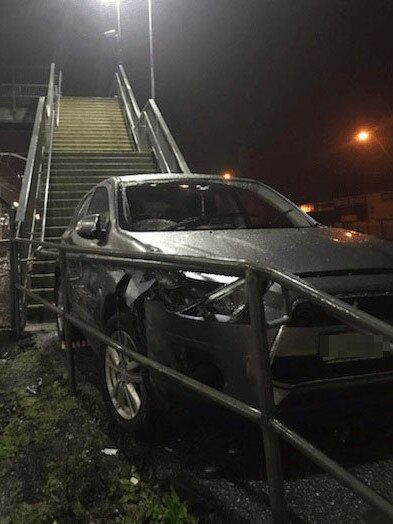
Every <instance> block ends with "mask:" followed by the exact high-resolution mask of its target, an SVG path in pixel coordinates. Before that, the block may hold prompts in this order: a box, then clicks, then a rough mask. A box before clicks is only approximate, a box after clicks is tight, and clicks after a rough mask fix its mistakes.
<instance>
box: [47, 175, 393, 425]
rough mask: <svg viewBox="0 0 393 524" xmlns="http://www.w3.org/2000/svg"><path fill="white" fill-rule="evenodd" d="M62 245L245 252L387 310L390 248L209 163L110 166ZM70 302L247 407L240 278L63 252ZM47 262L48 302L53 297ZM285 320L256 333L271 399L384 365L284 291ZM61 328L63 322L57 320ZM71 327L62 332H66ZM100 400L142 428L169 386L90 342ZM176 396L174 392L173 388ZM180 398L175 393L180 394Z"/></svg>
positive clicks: (390, 306) (271, 310)
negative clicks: (178, 168) (261, 336)
mask: <svg viewBox="0 0 393 524" xmlns="http://www.w3.org/2000/svg"><path fill="white" fill-rule="evenodd" d="M62 241H63V242H65V243H66V244H69V245H73V246H80V247H82V248H85V247H94V248H97V247H101V248H102V249H103V250H105V249H117V250H121V251H123V252H126V253H130V254H132V253H149V252H160V253H167V254H176V255H188V256H190V255H191V256H208V257H210V258H211V257H219V258H227V259H235V260H240V259H244V260H247V261H250V262H253V263H258V264H263V265H268V266H272V267H274V268H277V269H280V270H283V271H288V272H290V273H294V274H296V275H298V276H299V277H302V278H304V279H306V280H307V281H308V282H310V283H311V284H313V285H314V286H316V287H317V288H320V289H322V290H324V291H327V292H329V293H331V294H333V295H336V296H338V297H340V298H342V299H343V300H345V301H347V302H348V303H350V304H352V305H355V306H357V307H359V308H360V309H362V310H364V311H366V312H368V313H371V314H373V315H375V316H377V317H378V318H381V319H383V320H385V321H387V322H390V323H391V322H392V321H393V247H392V246H391V245H390V244H388V243H386V242H383V241H381V240H377V239H375V238H373V237H369V236H366V235H363V234H360V233H356V232H353V231H347V230H342V229H334V228H328V227H324V226H321V225H320V224H318V223H317V222H315V221H314V220H313V219H312V218H311V217H309V216H308V215H306V214H305V213H303V212H302V211H301V210H300V209H299V208H298V207H297V206H296V205H295V204H293V203H292V202H290V201H289V200H288V199H287V198H285V197H284V196H282V195H281V194H279V193H278V192H277V191H274V190H273V189H271V188H270V187H268V186H266V185H264V184H262V183H260V182H257V181H255V180H247V179H232V180H224V179H223V178H221V177H218V176H212V175H191V174H190V175H173V174H155V175H132V176H122V177H112V178H110V179H108V180H106V181H105V182H102V183H101V184H99V185H97V186H96V187H95V188H93V189H92V190H91V191H90V192H89V193H88V194H87V195H86V196H85V197H84V198H83V199H82V201H81V202H80V204H79V206H78V207H77V209H76V211H75V214H74V217H73V218H72V221H71V223H70V225H69V227H68V229H67V230H66V232H65V233H64V235H63V239H62ZM68 267H69V269H68V270H69V274H68V275H67V278H68V281H69V285H70V298H71V308H72V313H73V314H75V315H76V316H77V317H79V318H81V319H82V320H84V321H85V322H87V323H89V324H91V325H95V326H98V327H99V328H100V329H102V330H104V331H106V332H107V333H108V334H109V335H110V336H111V337H113V338H114V339H115V340H117V341H121V342H122V343H123V344H124V345H126V346H128V347H130V348H132V349H135V350H137V351H140V352H142V353H144V354H147V355H148V356H151V357H152V358H154V359H156V360H158V361H160V362H162V363H164V364H167V365H169V366H172V367H174V368H175V369H178V370H180V371H181V372H183V373H186V374H188V375H189V376H192V377H194V378H196V379H198V380H200V381H202V382H204V383H206V384H209V385H211V386H213V387H215V388H218V389H220V390H222V391H223V392H225V393H227V394H229V395H232V396H234V397H236V398H238V399H240V400H243V401H245V402H248V403H250V404H251V405H256V398H257V393H256V381H255V377H254V373H253V363H252V362H251V361H250V352H249V351H248V347H249V345H250V344H251V343H252V332H251V329H250V325H249V317H248V307H247V296H246V291H245V286H244V281H243V280H242V279H239V278H237V277H234V276H232V277H231V276H224V275H215V274H209V273H201V272H192V271H177V272H173V271H158V270H153V271H141V270H130V269H126V268H125V269H119V268H118V267H109V266H108V265H104V264H99V263H95V262H94V263H93V262H91V261H86V260H83V259H81V260H78V261H75V260H74V261H72V260H70V261H69V264H68ZM62 278H64V275H61V274H60V272H59V271H58V270H57V301H58V304H59V305H60V306H61V303H62V297H61V292H60V286H59V283H60V281H61V279H62ZM290 302H291V315H290V320H289V322H288V323H287V324H286V325H282V326H281V327H277V328H275V329H271V330H269V332H268V336H269V344H270V355H271V364H272V373H273V378H274V381H275V386H276V387H275V392H276V400H277V402H278V401H281V400H282V399H284V398H285V397H286V395H287V394H288V392H290V391H293V390H294V389H299V388H300V389H301V388H305V389H307V387H308V389H310V388H311V390H312V387H317V386H318V387H320V386H324V385H326V384H330V385H331V384H335V385H336V386H337V384H340V383H341V384H344V383H348V382H349V381H350V379H351V378H354V377H355V378H359V377H364V376H366V375H367V376H369V375H370V373H374V374H381V373H382V374H383V373H387V372H390V371H391V370H392V363H393V362H392V360H393V358H392V353H391V349H390V346H389V345H386V344H384V343H383V341H382V340H378V339H377V338H375V337H368V336H365V335H359V334H355V333H352V332H348V329H347V328H346V327H345V326H343V325H340V324H339V323H338V322H337V321H335V320H334V319H332V318H329V316H328V315H326V314H325V313H323V312H322V311H321V310H319V309H318V308H316V307H315V306H313V305H311V304H310V303H308V302H306V301H304V300H302V299H301V298H299V297H297V296H291V297H290ZM265 309H266V317H267V319H268V320H274V319H276V318H279V317H281V316H282V315H283V311H284V309H285V301H284V298H283V290H282V289H281V288H280V286H278V285H277V284H274V283H269V282H267V283H266V289H265ZM59 329H60V335H62V333H61V331H62V326H61V325H60V327H59ZM80 335H81V334H79V333H73V336H75V337H78V336H80ZM83 335H84V336H85V337H86V338H87V339H88V341H89V343H90V344H91V345H92V346H93V347H94V348H95V349H96V351H97V352H98V355H99V362H100V364H99V365H100V370H101V376H102V384H103V391H104V398H105V400H106V404H107V406H108V409H109V412H110V413H111V415H112V416H113V418H114V419H115V420H116V421H117V422H118V423H119V424H121V425H122V426H123V427H125V428H126V429H128V430H131V431H135V430H139V429H142V428H144V427H145V426H146V425H147V424H148V422H149V417H150V416H151V413H152V410H153V408H154V406H155V405H156V404H157V399H158V400H160V399H163V398H165V399H168V398H170V399H172V398H174V396H176V391H175V390H173V388H172V387H171V386H170V385H169V384H168V383H167V382H166V381H165V380H162V379H160V378H159V377H158V376H156V375H155V374H154V373H147V372H146V371H143V370H142V369H141V368H140V367H139V366H138V365H137V363H136V362H134V361H132V360H130V359H128V358H125V357H123V356H121V355H120V354H118V353H117V352H116V351H115V350H114V349H113V348H110V347H100V346H99V345H97V343H96V341H95V340H94V339H92V338H91V337H90V336H89V334H88V333H84V334H83ZM178 396H179V395H178ZM180 396H181V395H180Z"/></svg>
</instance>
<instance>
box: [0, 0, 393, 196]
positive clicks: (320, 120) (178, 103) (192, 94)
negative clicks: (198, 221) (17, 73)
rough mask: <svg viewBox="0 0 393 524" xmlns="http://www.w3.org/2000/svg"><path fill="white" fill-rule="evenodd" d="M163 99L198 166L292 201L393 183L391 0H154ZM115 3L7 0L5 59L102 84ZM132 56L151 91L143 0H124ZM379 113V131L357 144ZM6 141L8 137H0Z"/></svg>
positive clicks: (78, 90) (101, 90)
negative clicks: (229, 173) (255, 182)
mask: <svg viewBox="0 0 393 524" xmlns="http://www.w3.org/2000/svg"><path fill="white" fill-rule="evenodd" d="M153 10H154V13H153V15H154V39H155V61H156V82H157V103H158V105H159V107H160V108H161V111H162V113H163V115H164V117H165V119H166V120H167V123H168V125H169V127H170V129H171V131H172V133H173V135H174V136H175V138H176V140H177V142H178V144H179V146H180V149H181V150H182V152H183V154H184V156H185V158H186V160H187V161H188V163H189V164H190V166H191V168H192V169H193V170H194V171H196V172H221V171H222V170H224V169H231V170H233V171H234V172H235V173H236V174H237V175H241V176H251V177H255V178H258V179H260V180H262V181H265V182H267V183H269V184H270V185H272V186H274V187H276V188H277V189H279V190H281V191H283V192H284V193H285V194H286V195H288V196H290V197H292V198H294V199H296V200H297V201H307V200H310V199H329V198H331V197H333V196H337V195H340V194H341V195H342V194H347V193H358V192H362V191H363V190H364V189H366V190H384V189H393V156H391V155H393V60H392V58H393V2H392V1H391V0H384V1H382V0H353V1H352V0H347V1H345V0H323V1H322V0H307V1H306V0H274V1H271V2H265V1H263V0H153ZM114 14H115V9H114V7H113V5H112V6H111V5H108V4H107V3H105V2H102V1H101V0H0V43H1V45H0V63H3V64H15V65H21V64H27V65H29V64H42V65H47V64H49V63H50V62H51V61H52V60H53V61H55V62H56V64H57V66H58V68H61V69H62V70H63V75H64V92H65V94H67V95H93V96H107V95H108V94H109V92H110V88H111V85H112V82H113V71H114V68H115V61H116V50H115V42H114V41H113V40H109V39H106V38H105V37H104V36H103V32H104V31H105V30H108V29H111V28H113V27H114V26H115V17H114ZM122 17H123V18H122V20H123V49H124V65H125V67H126V71H127V73H128V75H129V77H130V79H131V82H132V86H133V88H134V91H135V93H136V96H137V99H138V101H139V103H140V105H143V104H144V103H145V101H146V99H147V97H148V95H149V62H148V25H147V0H123V2H122ZM362 126H370V127H371V128H372V129H374V130H375V133H377V135H378V137H379V139H380V141H381V143H383V145H384V148H385V153H384V152H383V151H382V150H381V148H380V147H379V146H378V145H377V144H376V143H375V142H373V143H371V144H369V145H367V146H359V145H356V144H354V143H353V141H352V136H353V134H354V132H355V131H356V130H357V129H358V128H359V127H362ZM0 149H1V146H0Z"/></svg>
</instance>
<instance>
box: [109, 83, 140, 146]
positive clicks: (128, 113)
mask: <svg viewBox="0 0 393 524" xmlns="http://www.w3.org/2000/svg"><path fill="white" fill-rule="evenodd" d="M115 87H117V90H118V93H119V95H120V100H121V102H122V105H123V109H124V112H125V117H126V120H127V123H128V127H129V130H130V131H131V133H132V136H133V138H134V141H135V144H136V146H137V147H138V149H139V146H140V144H139V136H138V134H137V132H136V123H137V120H135V114H134V116H133V106H132V105H130V104H129V103H128V102H127V98H126V91H125V87H124V85H123V84H122V82H121V80H120V76H119V74H118V73H116V74H115ZM130 89H131V88H130Z"/></svg>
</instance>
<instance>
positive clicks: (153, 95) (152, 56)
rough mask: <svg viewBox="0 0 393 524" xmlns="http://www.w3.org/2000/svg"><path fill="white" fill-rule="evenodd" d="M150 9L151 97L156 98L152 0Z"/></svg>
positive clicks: (149, 3) (149, 2) (149, 4)
mask: <svg viewBox="0 0 393 524" xmlns="http://www.w3.org/2000/svg"><path fill="white" fill-rule="evenodd" d="M147 2H148V9H149V44H150V86H151V98H152V99H153V100H155V98H156V80H155V73H154V53H153V16H152V9H151V0H147Z"/></svg>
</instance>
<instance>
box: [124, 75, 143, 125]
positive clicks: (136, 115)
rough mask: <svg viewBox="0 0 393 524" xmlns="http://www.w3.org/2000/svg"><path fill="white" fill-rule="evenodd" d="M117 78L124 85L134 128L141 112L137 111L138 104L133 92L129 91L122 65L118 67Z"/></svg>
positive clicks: (128, 83)
mask: <svg viewBox="0 0 393 524" xmlns="http://www.w3.org/2000/svg"><path fill="white" fill-rule="evenodd" d="M119 73H120V74H119V77H120V79H121V82H122V83H123V84H124V87H125V89H126V92H127V94H128V97H129V99H130V102H131V109H132V113H133V125H134V126H135V125H136V124H137V122H138V120H139V119H140V117H141V110H140V109H139V105H138V102H137V101H136V98H135V95H134V92H133V90H132V89H131V85H130V82H129V81H128V78H127V75H126V72H125V70H124V67H123V66H122V65H119Z"/></svg>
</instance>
